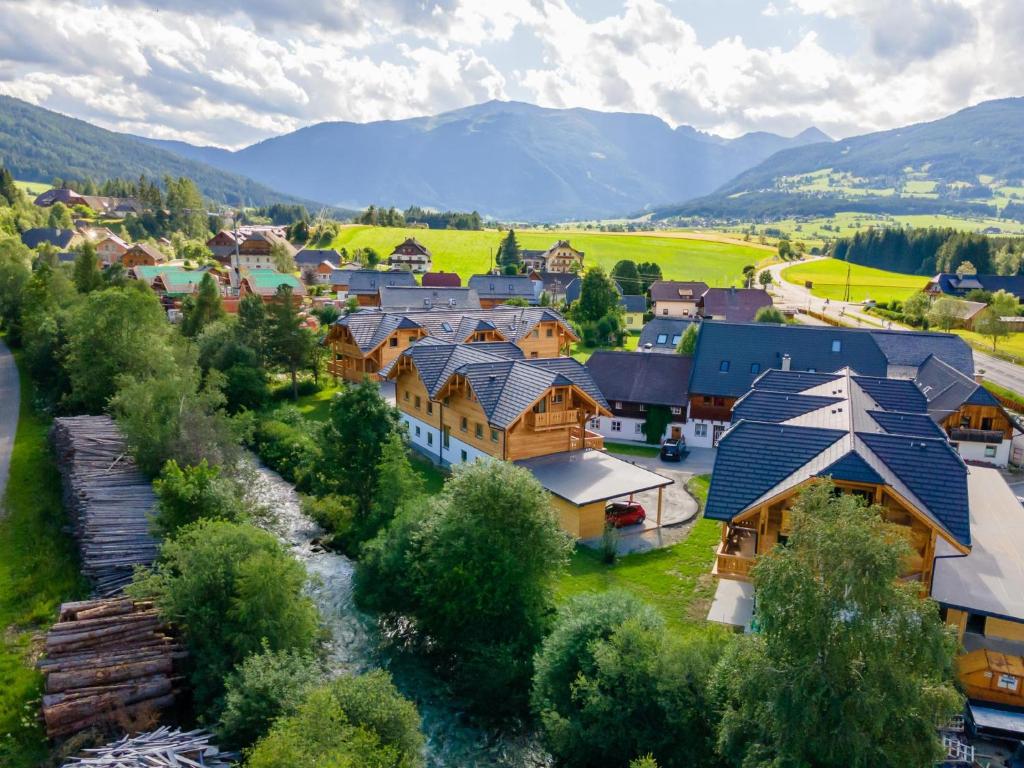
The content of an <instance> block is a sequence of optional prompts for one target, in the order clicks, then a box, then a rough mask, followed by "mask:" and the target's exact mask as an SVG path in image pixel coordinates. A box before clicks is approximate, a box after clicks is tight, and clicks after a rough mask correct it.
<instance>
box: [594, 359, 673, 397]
mask: <svg viewBox="0 0 1024 768" xmlns="http://www.w3.org/2000/svg"><path fill="white" fill-rule="evenodd" d="M691 363H692V359H691V358H689V357H683V356H682V355H655V354H651V353H649V352H607V351H600V350H599V351H597V352H594V354H592V355H591V356H590V358H589V359H588V360H587V370H589V371H590V375H591V376H593V377H594V381H595V382H597V386H598V387H599V388H600V389H601V393H602V394H603V395H604V396H605V399H606V400H608V401H609V402H613V401H620V402H624V403H643V404H645V405H668V406H673V405H676V406H685V405H686V386H687V383H688V381H689V378H690V366H691Z"/></svg>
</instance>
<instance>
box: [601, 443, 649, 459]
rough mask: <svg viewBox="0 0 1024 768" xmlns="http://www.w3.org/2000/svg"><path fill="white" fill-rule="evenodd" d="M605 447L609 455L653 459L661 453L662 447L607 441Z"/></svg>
mask: <svg viewBox="0 0 1024 768" xmlns="http://www.w3.org/2000/svg"><path fill="white" fill-rule="evenodd" d="M604 447H605V450H606V451H608V452H609V453H621V454H622V455H624V456H646V457H648V458H653V457H655V456H657V455H658V454H660V453H661V446H658V445H645V444H644V443H613V442H609V441H607V440H606V441H605V443H604Z"/></svg>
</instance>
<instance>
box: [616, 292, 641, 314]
mask: <svg viewBox="0 0 1024 768" xmlns="http://www.w3.org/2000/svg"><path fill="white" fill-rule="evenodd" d="M619 306H620V307H622V308H623V309H624V310H626V311H627V312H646V311H647V299H646V298H644V297H643V296H629V295H624V296H620V297H619Z"/></svg>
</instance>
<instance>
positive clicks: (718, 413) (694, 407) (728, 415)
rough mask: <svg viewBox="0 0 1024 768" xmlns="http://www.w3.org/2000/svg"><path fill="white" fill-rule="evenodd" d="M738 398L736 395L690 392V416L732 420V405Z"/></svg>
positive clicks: (696, 418)
mask: <svg viewBox="0 0 1024 768" xmlns="http://www.w3.org/2000/svg"><path fill="white" fill-rule="evenodd" d="M736 400H737V398H735V397H719V396H718V395H701V394H696V393H690V396H689V401H690V414H689V415H690V418H691V419H695V420H699V421H724V422H729V421H731V420H732V407H733V405H735V403H736Z"/></svg>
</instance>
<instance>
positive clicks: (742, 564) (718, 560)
mask: <svg viewBox="0 0 1024 768" xmlns="http://www.w3.org/2000/svg"><path fill="white" fill-rule="evenodd" d="M723 547H724V545H720V546H719V547H718V552H717V553H716V556H715V567H714V568H713V569H712V571H711V572H712V573H713V574H714V575H716V576H718V577H719V578H722V579H736V580H737V581H750V569H751V568H753V567H754V563H755V562H757V560H756V559H755V558H753V557H747V556H745V555H740V554H729V553H726V552H723V551H722V548H723Z"/></svg>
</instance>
